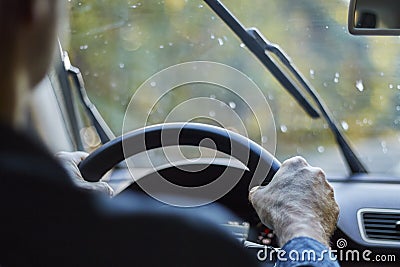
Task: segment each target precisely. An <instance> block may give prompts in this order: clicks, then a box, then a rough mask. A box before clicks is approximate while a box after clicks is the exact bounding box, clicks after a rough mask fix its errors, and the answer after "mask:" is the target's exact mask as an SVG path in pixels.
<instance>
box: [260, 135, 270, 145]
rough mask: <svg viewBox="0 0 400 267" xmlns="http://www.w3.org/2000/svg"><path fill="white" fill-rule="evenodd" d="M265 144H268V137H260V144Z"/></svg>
mask: <svg viewBox="0 0 400 267" xmlns="http://www.w3.org/2000/svg"><path fill="white" fill-rule="evenodd" d="M266 142H268V137H266V136H263V137H261V143H263V144H265V143H266Z"/></svg>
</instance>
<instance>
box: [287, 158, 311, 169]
mask: <svg viewBox="0 0 400 267" xmlns="http://www.w3.org/2000/svg"><path fill="white" fill-rule="evenodd" d="M283 165H284V166H294V167H303V166H308V163H307V161H306V160H305V159H304V158H303V157H300V156H296V157H293V158H290V159H287V160H285V161H284V162H283V164H282V166H283Z"/></svg>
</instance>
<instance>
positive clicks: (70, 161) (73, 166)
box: [55, 151, 114, 197]
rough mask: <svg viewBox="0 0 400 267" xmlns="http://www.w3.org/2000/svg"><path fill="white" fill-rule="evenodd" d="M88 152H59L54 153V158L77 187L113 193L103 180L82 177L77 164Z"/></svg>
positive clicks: (108, 193)
mask: <svg viewBox="0 0 400 267" xmlns="http://www.w3.org/2000/svg"><path fill="white" fill-rule="evenodd" d="M88 155H89V154H88V153H86V152H80V151H77V152H59V153H57V154H56V155H55V157H56V159H58V161H59V162H60V163H61V165H62V166H63V167H64V169H65V170H66V171H67V173H68V175H69V177H70V178H71V180H72V182H73V183H74V184H75V185H76V186H77V187H79V188H81V189H84V190H89V191H96V192H101V193H104V194H106V195H108V196H109V197H112V196H113V195H114V190H113V189H112V188H111V187H110V186H109V185H108V184H107V183H105V182H101V181H100V182H94V183H92V182H87V181H85V180H84V179H83V177H82V175H81V172H80V171H79V168H78V164H79V163H80V162H81V161H82V160H84V159H85V158H86V157H87V156H88Z"/></svg>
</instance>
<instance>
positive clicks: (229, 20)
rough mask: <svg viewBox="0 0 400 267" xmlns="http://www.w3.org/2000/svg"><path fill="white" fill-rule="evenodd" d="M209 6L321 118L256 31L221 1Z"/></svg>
mask: <svg viewBox="0 0 400 267" xmlns="http://www.w3.org/2000/svg"><path fill="white" fill-rule="evenodd" d="M205 2H206V3H207V5H209V6H210V8H211V9H212V10H213V11H214V12H215V13H216V14H217V15H218V16H219V17H220V18H221V19H222V20H223V21H224V22H225V23H226V24H227V25H228V26H229V28H231V29H232V31H233V32H234V33H235V34H236V35H237V36H238V37H239V38H240V39H241V40H242V42H243V43H244V44H245V45H246V47H247V48H248V49H249V50H250V51H251V52H252V53H253V54H254V55H255V56H256V57H257V58H258V59H259V60H260V61H261V63H262V64H263V65H264V66H265V67H266V68H267V69H268V70H269V71H270V72H271V74H272V75H273V76H274V77H275V78H276V79H277V80H278V81H279V83H280V84H281V85H282V86H283V87H284V88H285V89H286V90H287V91H288V92H289V93H290V94H291V95H292V96H293V97H294V98H295V99H296V101H297V102H298V103H299V105H300V106H301V107H302V108H303V109H304V111H306V112H307V114H308V115H310V116H311V117H312V118H319V114H318V112H317V111H316V110H315V109H314V108H313V106H312V105H311V104H310V102H309V101H308V100H307V99H306V98H305V97H304V95H303V94H302V93H301V91H300V90H299V89H298V88H297V86H296V84H295V83H294V82H293V81H292V80H291V78H290V77H288V76H287V75H286V74H285V73H284V72H283V71H282V70H281V69H280V68H279V67H278V66H277V65H276V64H275V63H274V62H273V60H272V59H271V58H270V57H269V55H268V54H266V53H265V50H266V47H267V46H268V44H266V43H261V44H260V43H259V42H258V41H259V40H258V39H257V38H255V37H254V36H253V33H254V32H255V30H254V29H249V30H247V29H245V28H244V27H243V25H242V24H241V23H240V22H239V21H238V20H237V19H236V18H235V17H234V16H233V15H232V14H231V13H230V12H229V11H228V9H227V8H226V7H225V6H224V5H223V4H222V3H221V2H219V1H216V0H205Z"/></svg>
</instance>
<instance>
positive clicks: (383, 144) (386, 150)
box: [381, 141, 388, 154]
mask: <svg viewBox="0 0 400 267" xmlns="http://www.w3.org/2000/svg"><path fill="white" fill-rule="evenodd" d="M381 146H382V152H383V153H384V154H386V153H387V152H388V148H387V144H386V141H382V142H381Z"/></svg>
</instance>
